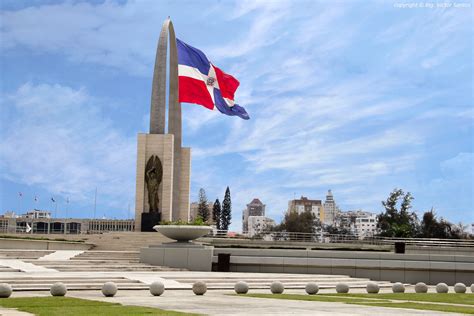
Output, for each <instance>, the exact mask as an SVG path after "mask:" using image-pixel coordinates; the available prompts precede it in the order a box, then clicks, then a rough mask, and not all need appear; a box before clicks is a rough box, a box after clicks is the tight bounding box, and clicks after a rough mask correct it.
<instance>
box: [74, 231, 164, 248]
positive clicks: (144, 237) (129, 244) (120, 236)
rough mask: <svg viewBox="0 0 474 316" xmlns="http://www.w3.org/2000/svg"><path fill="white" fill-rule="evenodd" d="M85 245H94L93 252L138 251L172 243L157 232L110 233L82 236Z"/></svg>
mask: <svg viewBox="0 0 474 316" xmlns="http://www.w3.org/2000/svg"><path fill="white" fill-rule="evenodd" d="M81 237H82V238H84V239H85V240H86V242H87V243H90V244H94V245H95V247H94V250H100V251H105V250H120V251H139V249H140V248H142V247H148V246H149V245H158V244H162V243H164V242H173V240H171V239H168V238H166V237H165V236H163V235H162V234H160V233H158V232H151V233H138V232H111V233H105V234H95V235H82V236H81Z"/></svg>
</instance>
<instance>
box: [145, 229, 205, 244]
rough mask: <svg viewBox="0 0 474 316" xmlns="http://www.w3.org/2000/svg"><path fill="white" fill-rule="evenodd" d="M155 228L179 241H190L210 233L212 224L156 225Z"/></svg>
mask: <svg viewBox="0 0 474 316" xmlns="http://www.w3.org/2000/svg"><path fill="white" fill-rule="evenodd" d="M153 229H154V230H156V231H158V232H159V233H162V234H163V235H165V236H166V237H168V238H170V239H174V240H176V241H178V242H189V241H192V240H194V239H197V238H199V237H202V236H204V235H206V234H208V233H209V232H210V231H211V230H212V227H211V226H193V225H155V226H153Z"/></svg>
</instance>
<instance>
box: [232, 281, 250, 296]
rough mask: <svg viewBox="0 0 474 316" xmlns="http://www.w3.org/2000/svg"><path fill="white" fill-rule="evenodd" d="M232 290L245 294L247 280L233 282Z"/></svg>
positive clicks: (247, 287) (247, 286) (247, 288)
mask: <svg viewBox="0 0 474 316" xmlns="http://www.w3.org/2000/svg"><path fill="white" fill-rule="evenodd" d="M234 291H235V293H237V294H247V292H248V291H249V285H248V284H247V282H244V281H239V282H237V283H235V285H234Z"/></svg>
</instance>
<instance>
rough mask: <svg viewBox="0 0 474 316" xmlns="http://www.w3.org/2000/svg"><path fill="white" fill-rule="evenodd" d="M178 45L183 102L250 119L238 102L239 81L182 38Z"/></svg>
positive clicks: (180, 95) (180, 96)
mask: <svg viewBox="0 0 474 316" xmlns="http://www.w3.org/2000/svg"><path fill="white" fill-rule="evenodd" d="M176 45H177V47H178V76H179V102H187V103H196V104H200V105H202V106H204V107H206V108H208V109H210V110H214V109H215V108H217V109H218V110H219V111H220V112H221V113H224V114H227V115H232V116H233V115H237V116H238V117H240V118H243V119H244V120H248V119H249V118H250V117H249V115H248V113H247V111H245V109H244V108H243V107H241V106H240V105H238V104H235V103H234V93H235V90H237V87H238V86H239V81H238V80H237V79H235V78H234V77H232V76H231V75H228V74H226V73H225V72H223V71H222V70H220V69H219V68H217V67H216V66H214V65H213V64H212V63H211V62H210V61H209V59H207V57H206V55H204V53H203V52H201V51H200V50H199V49H197V48H194V47H192V46H190V45H188V44H186V43H184V42H183V41H180V40H179V39H176Z"/></svg>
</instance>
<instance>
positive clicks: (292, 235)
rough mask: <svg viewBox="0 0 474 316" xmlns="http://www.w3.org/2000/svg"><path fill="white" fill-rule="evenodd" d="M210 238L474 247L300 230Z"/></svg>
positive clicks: (215, 234)
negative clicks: (402, 243)
mask: <svg viewBox="0 0 474 316" xmlns="http://www.w3.org/2000/svg"><path fill="white" fill-rule="evenodd" d="M204 237H208V238H226V239H246V240H262V241H273V242H276V243H278V242H283V241H286V242H312V243H351V244H361V245H362V244H365V245H394V244H395V242H404V243H405V244H406V245H412V246H420V247H425V246H437V247H469V248H471V247H472V248H474V239H438V238H396V237H379V236H367V235H356V234H354V235H340V234H327V233H299V232H270V231H266V232H261V233H259V234H257V235H254V236H252V237H249V236H247V235H244V234H236V235H229V234H228V232H227V231H213V232H212V233H210V234H208V235H206V236H204Z"/></svg>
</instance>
